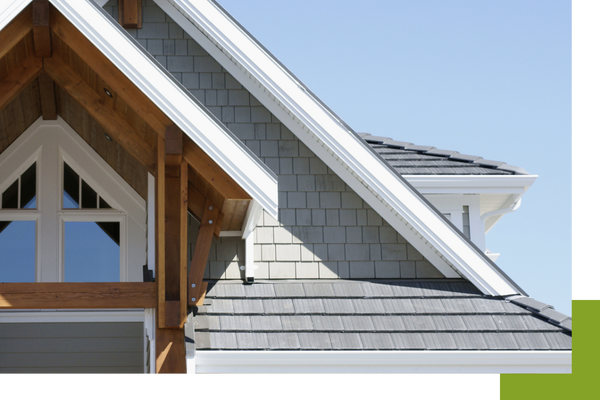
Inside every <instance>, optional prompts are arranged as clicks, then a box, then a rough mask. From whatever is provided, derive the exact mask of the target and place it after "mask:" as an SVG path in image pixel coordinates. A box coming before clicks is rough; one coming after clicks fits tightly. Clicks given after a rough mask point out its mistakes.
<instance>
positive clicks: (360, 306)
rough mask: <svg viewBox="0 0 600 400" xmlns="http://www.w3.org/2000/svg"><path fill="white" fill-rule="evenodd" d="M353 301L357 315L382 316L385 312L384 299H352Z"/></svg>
mask: <svg viewBox="0 0 600 400" xmlns="http://www.w3.org/2000/svg"><path fill="white" fill-rule="evenodd" d="M384 300H387V299H384ZM351 301H352V304H353V305H354V310H355V312H356V314H382V313H384V312H385V308H384V306H383V301H382V299H352V300H351Z"/></svg>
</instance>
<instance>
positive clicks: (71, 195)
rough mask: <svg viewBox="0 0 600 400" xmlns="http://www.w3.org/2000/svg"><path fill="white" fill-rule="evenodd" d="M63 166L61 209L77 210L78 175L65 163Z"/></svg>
mask: <svg viewBox="0 0 600 400" xmlns="http://www.w3.org/2000/svg"><path fill="white" fill-rule="evenodd" d="M63 165H64V174H63V188H64V191H63V208H79V175H77V173H76V172H75V171H73V169H72V168H71V167H69V165H68V164H67V163H64V164H63Z"/></svg>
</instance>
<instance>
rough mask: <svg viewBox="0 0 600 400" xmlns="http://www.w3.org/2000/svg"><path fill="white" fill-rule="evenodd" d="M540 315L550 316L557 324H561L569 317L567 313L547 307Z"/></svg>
mask: <svg viewBox="0 0 600 400" xmlns="http://www.w3.org/2000/svg"><path fill="white" fill-rule="evenodd" d="M540 315H543V316H544V317H546V318H548V319H549V320H550V321H553V322H555V323H557V324H560V323H561V322H562V321H564V320H565V319H567V318H569V317H568V316H566V315H565V314H563V313H560V312H558V311H556V310H554V309H553V308H546V309H545V310H542V311H541V312H540Z"/></svg>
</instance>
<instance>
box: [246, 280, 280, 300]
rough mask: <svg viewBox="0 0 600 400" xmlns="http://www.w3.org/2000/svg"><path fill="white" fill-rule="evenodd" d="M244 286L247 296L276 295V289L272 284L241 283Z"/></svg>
mask: <svg viewBox="0 0 600 400" xmlns="http://www.w3.org/2000/svg"><path fill="white" fill-rule="evenodd" d="M240 286H242V287H243V288H244V291H245V293H246V297H248V298H253V297H260V298H262V297H275V289H274V288H273V285H272V284H265V283H254V284H252V285H240Z"/></svg>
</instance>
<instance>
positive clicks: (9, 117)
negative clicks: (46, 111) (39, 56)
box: [0, 79, 42, 153]
mask: <svg viewBox="0 0 600 400" xmlns="http://www.w3.org/2000/svg"><path fill="white" fill-rule="evenodd" d="M39 94H40V93H39V88H38V80H37V79H35V80H34V81H33V82H31V83H30V84H29V86H27V87H26V88H25V89H23V90H22V91H21V92H20V93H19V94H18V95H17V96H16V97H15V98H14V99H13V100H12V101H11V102H10V103H9V104H8V105H7V106H6V107H5V108H4V109H2V110H0V153H1V152H3V151H4V150H5V149H6V148H7V147H8V146H10V145H11V143H12V142H14V141H15V140H16V139H17V138H18V137H19V136H20V135H21V134H22V133H23V132H24V131H25V130H26V129H27V128H28V127H29V126H30V125H31V124H32V123H34V122H35V121H36V120H37V119H38V118H39V117H40V115H42V110H41V106H40V96H39Z"/></svg>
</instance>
